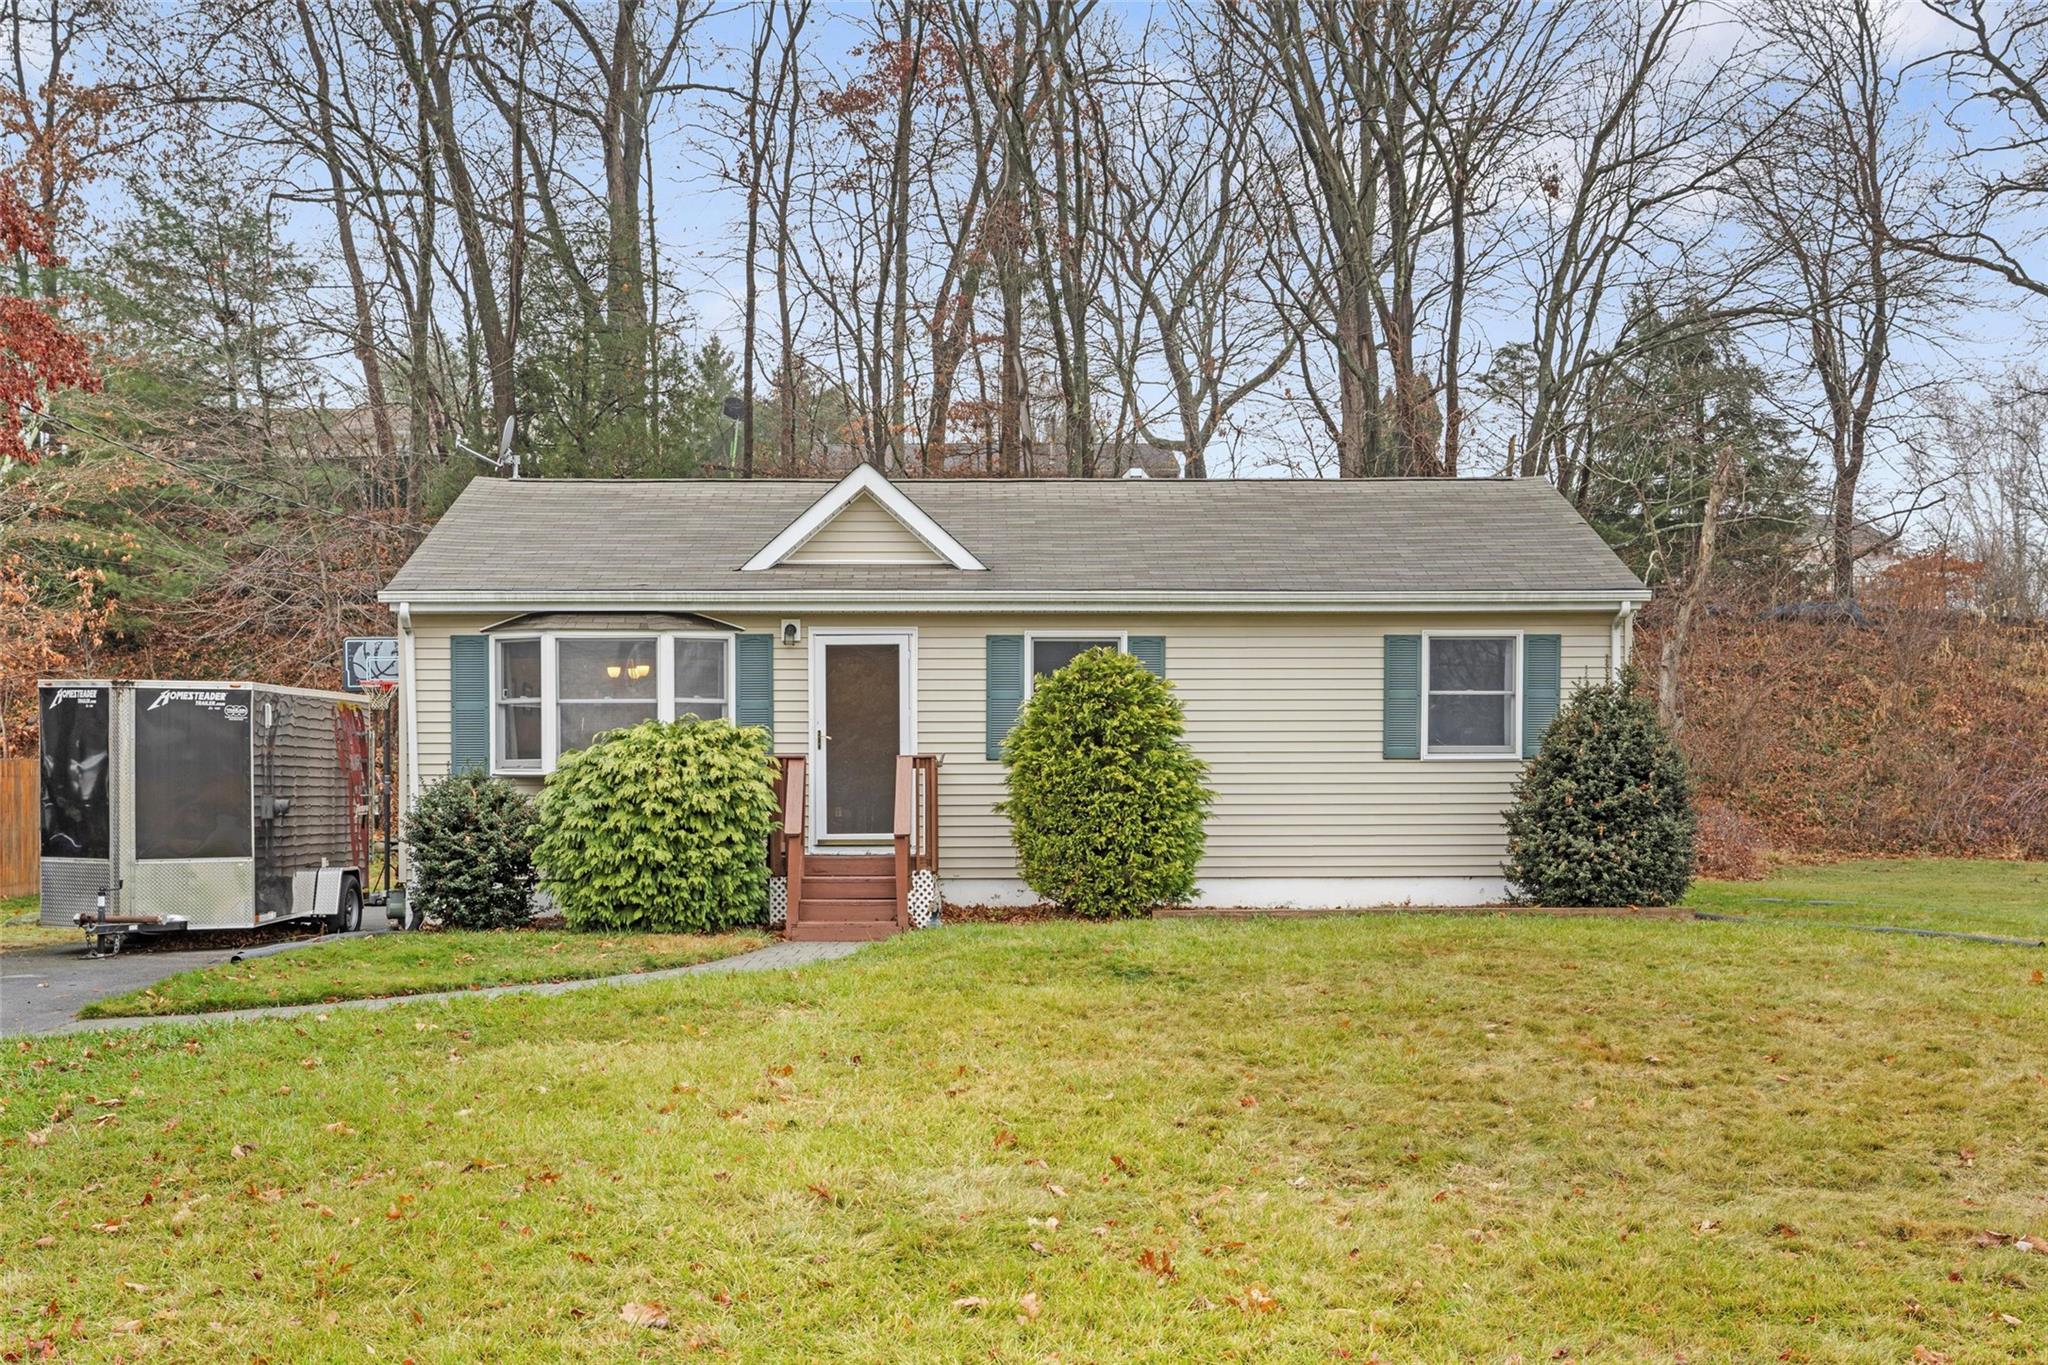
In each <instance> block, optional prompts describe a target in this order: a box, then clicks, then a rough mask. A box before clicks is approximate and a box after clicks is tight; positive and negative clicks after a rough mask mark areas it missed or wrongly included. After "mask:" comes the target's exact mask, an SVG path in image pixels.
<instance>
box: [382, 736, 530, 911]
mask: <svg viewBox="0 0 2048 1365" xmlns="http://www.w3.org/2000/svg"><path fill="white" fill-rule="evenodd" d="M535 819H536V816H535V812H534V808H533V800H532V798H531V797H529V796H527V795H526V793H524V792H522V791H520V790H519V789H518V788H517V787H514V786H513V785H512V784H511V783H509V782H501V781H499V780H498V779H497V778H494V777H486V776H485V775H484V774H483V773H480V772H467V773H456V774H454V775H453V776H450V777H444V778H442V779H441V780H440V781H438V782H435V783H434V784H433V785H431V786H429V787H428V788H427V789H426V790H425V791H423V792H421V793H420V799H419V801H418V802H417V803H416V804H415V805H414V806H413V810H412V814H411V815H410V816H408V817H407V819H406V822H405V845H406V850H407V852H408V854H409V855H410V860H411V861H410V866H411V868H412V888H411V895H412V900H413V904H414V905H415V906H416V907H417V908H418V909H419V911H420V913H421V914H423V915H425V916H427V917H428V918H430V919H436V920H439V921H440V922H441V923H443V924H445V925H447V926H449V927H450V928H452V929H503V928H506V927H508V926H510V925H515V924H524V923H525V922H526V920H527V919H528V918H529V917H530V916H531V915H532V913H533V884H534V878H535V873H534V867H533V841H534V823H535Z"/></svg>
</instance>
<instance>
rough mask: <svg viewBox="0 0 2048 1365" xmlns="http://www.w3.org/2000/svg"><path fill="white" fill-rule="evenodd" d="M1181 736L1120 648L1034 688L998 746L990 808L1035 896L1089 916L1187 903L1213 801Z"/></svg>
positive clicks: (1152, 681) (1169, 707)
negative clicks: (1002, 771)
mask: <svg viewBox="0 0 2048 1365" xmlns="http://www.w3.org/2000/svg"><path fill="white" fill-rule="evenodd" d="M1185 729H1186V725H1185V721H1184V719H1183V717H1182V715H1181V708H1180V703H1179V702H1178V701H1176V700H1175V699H1174V695H1173V689H1172V688H1171V687H1169V686H1168V685H1167V684H1166V682H1165V681H1164V680H1162V679H1160V678H1155V677H1153V676H1152V674H1151V673H1149V672H1147V671H1146V669H1145V667H1144V665H1142V664H1140V663H1139V662H1138V661H1137V660H1136V659H1133V658H1132V657H1131V656H1130V655H1128V654H1123V653H1120V652H1118V651H1117V650H1113V649H1091V650H1089V651H1088V652H1087V653H1085V654H1082V655H1080V656H1079V657H1077V658H1075V659H1074V661H1073V662H1072V663H1069V664H1068V665H1067V666H1066V667H1065V668H1062V669H1060V670H1059V671H1058V672H1057V673H1054V674H1052V675H1050V676H1049V677H1044V678H1040V679H1039V680H1038V686H1037V688H1036V689H1035V690H1034V691H1033V692H1032V694H1031V700H1030V701H1029V702H1027V703H1026V704H1025V707H1024V710H1023V713H1022V714H1021V715H1019V716H1018V718H1017V723H1016V725H1015V726H1014V727H1012V729H1011V730H1010V734H1009V738H1008V739H1007V740H1005V741H1004V743H1003V760H1004V762H1005V763H1007V764H1008V765H1009V774H1008V779H1007V780H1008V786H1009V796H1008V798H1007V799H1006V800H1004V801H1003V802H1002V803H1001V804H1000V805H999V806H998V807H997V809H998V810H1000V811H1002V812H1003V813H1004V814H1005V815H1007V816H1009V817H1010V837H1011V839H1012V840H1013V842H1015V844H1016V846H1017V862H1018V866H1019V868H1020V870H1021V871H1022V872H1023V874H1024V880H1025V882H1026V883H1027V884H1029V885H1030V887H1031V889H1032V890H1034V891H1036V892H1037V893H1038V894H1039V895H1041V896H1043V897H1045V898H1046V899H1047V900H1049V901H1052V902H1053V903H1054V904H1056V905H1059V906H1062V907H1064V908H1066V909H1068V910H1072V911H1074V912H1076V913H1078V914H1082V915H1086V916H1088V917H1090V918H1091V919H1109V918H1113V917H1117V916H1123V915H1137V914H1142V913H1144V912H1145V911H1148V910H1150V909H1151V908H1152V907H1154V906H1157V905H1177V904H1180V903H1182V902H1185V901H1187V900H1188V899H1189V898H1191V897H1192V896H1193V895H1194V893H1195V868H1196V865H1197V864H1199V863H1200V862H1201V860H1202V841H1203V834H1202V819H1203V816H1204V815H1206V814H1207V812H1208V809H1209V803H1210V801H1211V799H1212V794H1211V793H1210V791H1209V789H1208V788H1207V787H1205V786H1204V785H1203V778H1204V777H1206V776H1207V774H1208V767H1207V765H1206V764H1204V763H1203V762H1202V760H1201V759H1199V758H1196V757H1195V755H1194V754H1193V752H1192V751H1190V750H1189V748H1188V746H1187V744H1186V742H1185V740H1183V738H1182V735H1183V733H1184V731H1185Z"/></svg>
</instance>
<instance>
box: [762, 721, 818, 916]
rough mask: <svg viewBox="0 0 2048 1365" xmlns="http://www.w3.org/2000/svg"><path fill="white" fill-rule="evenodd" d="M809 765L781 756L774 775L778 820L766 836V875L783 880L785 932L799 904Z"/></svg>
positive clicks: (799, 757)
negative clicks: (785, 895) (785, 912)
mask: <svg viewBox="0 0 2048 1365" xmlns="http://www.w3.org/2000/svg"><path fill="white" fill-rule="evenodd" d="M809 766H810V765H809V764H808V763H806V762H805V760H804V758H803V756H802V755H801V754H785V755H783V756H782V757H781V758H780V759H779V760H777V768H778V771H777V772H776V774H775V800H776V802H777V803H778V804H779V805H780V806H781V807H782V819H781V821H780V822H779V824H778V826H777V828H776V830H775V832H774V833H773V834H771V835H769V836H768V874H769V875H770V876H772V877H781V878H783V879H784V881H783V888H784V890H785V891H786V892H787V897H786V900H787V915H788V922H787V924H786V926H785V927H786V928H789V929H794V928H796V921H797V914H798V908H797V907H798V906H800V905H801V904H802V903H803V890H804V807H805V805H807V804H808V803H807V802H806V801H805V800H804V796H805V794H806V793H807V792H808V791H809V789H810V779H809V777H808V776H807V775H806V771H805V770H806V769H807V768H808V767H809Z"/></svg>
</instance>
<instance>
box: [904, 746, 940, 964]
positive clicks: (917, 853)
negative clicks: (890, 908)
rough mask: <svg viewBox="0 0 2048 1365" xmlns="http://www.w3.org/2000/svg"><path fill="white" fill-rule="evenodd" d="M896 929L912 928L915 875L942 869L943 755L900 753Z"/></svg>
mask: <svg viewBox="0 0 2048 1365" xmlns="http://www.w3.org/2000/svg"><path fill="white" fill-rule="evenodd" d="M895 837H896V927H897V928H899V929H908V928H909V927H910V882H911V874H912V873H914V872H923V871H927V870H930V871H937V870H938V866H939V756H938V755H937V754H899V755H898V756H897V758H896V825H895Z"/></svg>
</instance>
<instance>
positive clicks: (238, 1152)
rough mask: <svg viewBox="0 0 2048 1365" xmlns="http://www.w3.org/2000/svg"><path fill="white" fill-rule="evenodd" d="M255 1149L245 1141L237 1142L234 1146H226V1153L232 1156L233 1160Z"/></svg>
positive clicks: (239, 1158) (238, 1159)
mask: <svg viewBox="0 0 2048 1365" xmlns="http://www.w3.org/2000/svg"><path fill="white" fill-rule="evenodd" d="M255 1150H256V1149H255V1148H254V1147H253V1146H251V1145H250V1144H248V1143H246V1142H238V1143H236V1144H235V1145H234V1146H232V1147H230V1148H228V1155H229V1156H231V1157H233V1158H234V1159H235V1160H237V1161H240V1160H241V1159H242V1158H243V1157H245V1156H248V1155H249V1154H250V1153H251V1152H254V1151H255Z"/></svg>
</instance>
